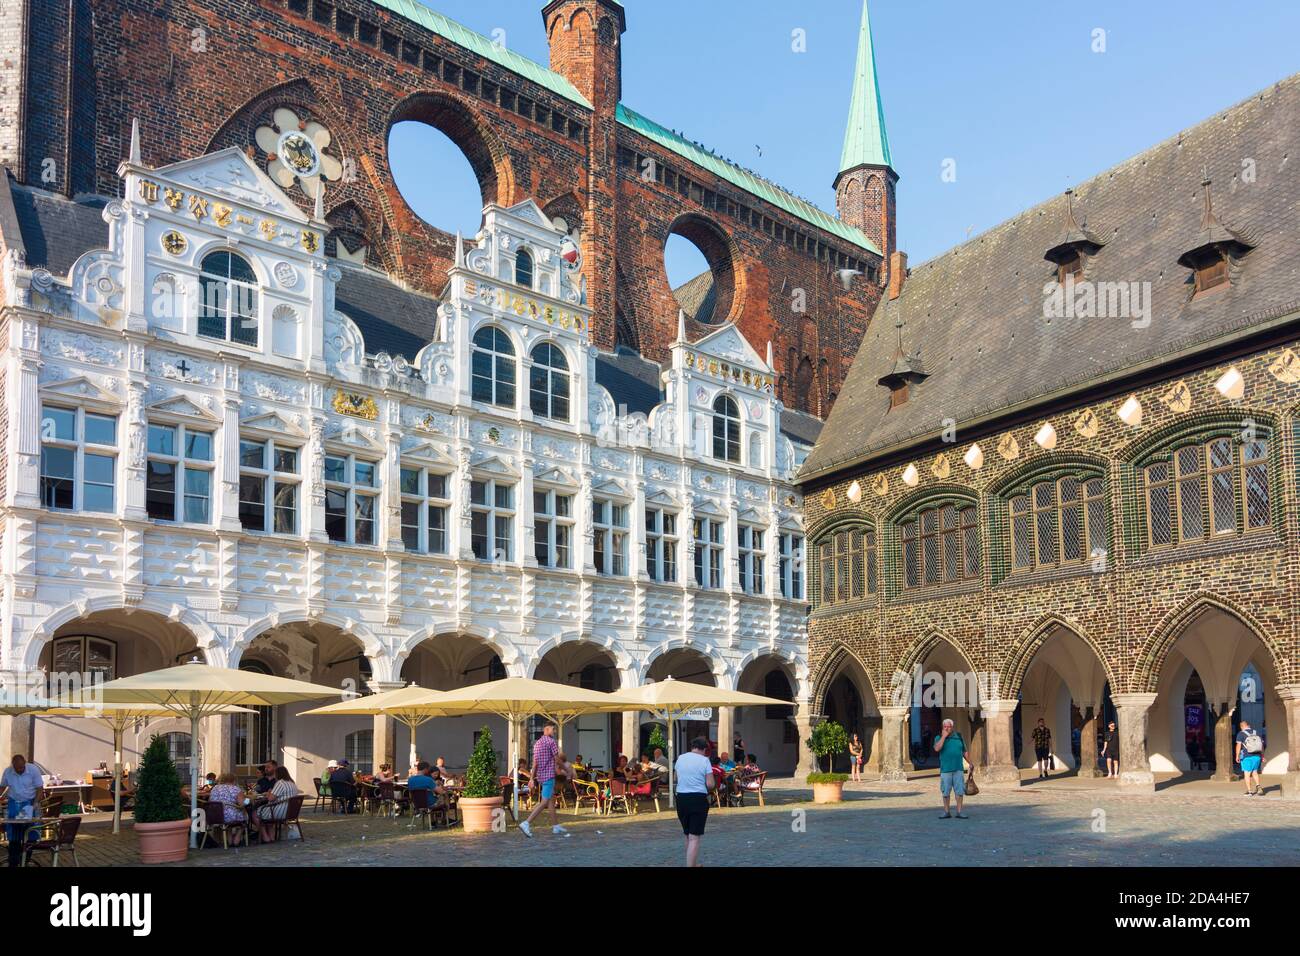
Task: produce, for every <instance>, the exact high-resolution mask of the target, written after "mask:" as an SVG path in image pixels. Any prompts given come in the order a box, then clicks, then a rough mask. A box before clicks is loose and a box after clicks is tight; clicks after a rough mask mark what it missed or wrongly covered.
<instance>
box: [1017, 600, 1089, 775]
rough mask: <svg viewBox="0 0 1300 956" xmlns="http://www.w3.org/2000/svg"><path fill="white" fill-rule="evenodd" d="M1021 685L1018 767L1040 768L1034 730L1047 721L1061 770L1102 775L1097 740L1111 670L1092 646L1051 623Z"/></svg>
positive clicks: (1058, 769) (1069, 630)
mask: <svg viewBox="0 0 1300 956" xmlns="http://www.w3.org/2000/svg"><path fill="white" fill-rule="evenodd" d="M1044 634H1045V636H1044V637H1043V639H1042V643H1041V644H1039V645H1038V647H1037V649H1036V650H1035V651H1034V654H1033V657H1032V658H1030V660H1029V664H1028V666H1027V667H1026V669H1025V676H1024V678H1023V679H1022V680H1021V682H1020V706H1019V707H1017V708H1016V713H1015V717H1014V719H1013V722H1012V730H1013V734H1014V740H1015V747H1016V766H1017V767H1020V768H1021V769H1025V768H1030V767H1034V766H1035V765H1036V762H1037V761H1036V755H1035V752H1034V738H1033V729H1034V728H1035V727H1036V726H1037V725H1038V721H1039V720H1042V721H1043V725H1044V726H1045V727H1046V728H1047V729H1048V730H1049V731H1050V732H1051V750H1050V753H1051V762H1052V763H1053V764H1054V765H1055V770H1056V771H1057V772H1063V771H1074V772H1075V773H1076V774H1077V775H1078V776H1081V777H1095V776H1097V775H1098V772H1099V771H1098V760H1097V736H1098V733H1099V731H1100V730H1101V728H1102V727H1103V726H1104V721H1105V719H1106V713H1107V711H1108V709H1112V708H1110V707H1109V699H1108V693H1107V686H1108V685H1107V683H1106V672H1105V669H1104V668H1103V667H1102V664H1101V660H1100V658H1098V656H1097V654H1096V652H1095V651H1094V650H1093V649H1092V647H1091V646H1090V645H1089V644H1088V643H1087V642H1086V641H1085V640H1083V638H1081V637H1080V636H1079V635H1078V634H1076V633H1075V632H1074V631H1073V630H1071V629H1070V628H1068V627H1066V626H1064V625H1062V624H1052V625H1049V626H1048V628H1047V630H1046V631H1045V632H1044Z"/></svg>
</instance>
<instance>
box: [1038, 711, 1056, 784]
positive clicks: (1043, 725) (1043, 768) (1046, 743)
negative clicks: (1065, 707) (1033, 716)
mask: <svg viewBox="0 0 1300 956" xmlns="http://www.w3.org/2000/svg"><path fill="white" fill-rule="evenodd" d="M1051 759H1052V732H1051V730H1049V729H1048V727H1047V722H1046V721H1045V720H1043V718H1042V717H1039V718H1038V724H1037V726H1035V727H1034V760H1035V762H1036V763H1037V764H1038V779H1039V780H1043V779H1046V777H1047V768H1048V766H1049V765H1050V761H1051Z"/></svg>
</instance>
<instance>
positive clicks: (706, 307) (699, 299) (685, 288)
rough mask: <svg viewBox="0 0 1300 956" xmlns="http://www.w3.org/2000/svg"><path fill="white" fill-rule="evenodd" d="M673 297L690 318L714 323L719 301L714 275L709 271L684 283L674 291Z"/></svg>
mask: <svg viewBox="0 0 1300 956" xmlns="http://www.w3.org/2000/svg"><path fill="white" fill-rule="evenodd" d="M673 297H674V298H676V299H677V304H678V305H679V306H681V307H682V311H684V312H685V313H686V315H687V317H688V318H692V319H694V320H695V321H697V322H712V321H713V311H714V308H715V304H716V302H717V299H718V295H717V290H716V289H715V288H714V286H713V273H712V272H709V271H708V270H707V269H706V270H705V271H704V272H701V273H700V274H699V275H697V276H696V277H695V278H694V279H690V280H689V281H687V282H683V283H682V284H681V285H679V286H678V287H677V288H676V289H673Z"/></svg>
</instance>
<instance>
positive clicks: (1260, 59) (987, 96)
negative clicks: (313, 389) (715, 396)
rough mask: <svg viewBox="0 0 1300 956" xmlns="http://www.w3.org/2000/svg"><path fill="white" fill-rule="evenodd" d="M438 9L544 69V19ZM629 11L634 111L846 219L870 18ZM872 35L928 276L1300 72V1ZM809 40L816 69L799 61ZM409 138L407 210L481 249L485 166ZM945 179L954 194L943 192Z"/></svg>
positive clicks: (689, 7)
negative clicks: (852, 116)
mask: <svg viewBox="0 0 1300 956" xmlns="http://www.w3.org/2000/svg"><path fill="white" fill-rule="evenodd" d="M425 2H426V3H427V4H428V5H430V6H432V7H433V8H434V9H436V10H438V11H439V12H441V13H444V14H446V15H448V16H450V17H452V18H453V19H456V20H458V21H460V22H461V23H464V24H465V25H467V26H469V27H470V28H472V29H474V30H477V31H479V32H480V33H485V34H489V35H490V34H491V33H492V31H493V30H494V29H497V28H501V29H503V30H505V37H506V43H507V45H508V46H510V47H511V48H512V49H514V50H516V51H518V52H520V53H522V54H524V55H525V56H528V57H530V58H532V59H534V60H537V61H538V62H540V63H543V64H545V63H546V62H547V49H546V37H545V35H544V33H543V28H542V19H541V15H540V10H541V8H542V6H543V4H542V2H541V0H425ZM624 6H625V7H626V9H627V33H626V34H624V36H623V99H624V101H625V102H626V103H627V104H628V105H629V106H631V107H632V108H634V109H636V110H638V111H640V112H642V113H644V114H646V115H648V116H650V117H651V118H653V119H655V120H657V121H658V122H660V123H662V124H663V125H665V126H668V127H670V128H674V129H678V130H681V131H682V132H684V133H685V134H686V135H687V136H689V137H690V138H692V139H696V140H699V141H700V142H703V143H704V144H705V145H707V146H709V147H711V148H712V149H714V150H716V151H717V152H720V153H722V154H723V155H725V156H727V157H729V158H731V159H733V160H735V161H736V162H739V163H741V164H742V165H745V166H748V167H750V168H751V169H754V170H756V171H757V172H759V173H761V174H763V175H764V176H766V177H767V178H769V179H772V180H774V181H775V182H777V183H779V184H781V185H782V186H784V187H785V188H786V189H788V190H790V191H791V192H794V193H796V194H798V195H801V196H803V197H805V198H807V199H810V200H812V201H813V202H815V203H817V204H818V205H820V206H822V207H823V208H825V209H828V210H830V211H832V212H833V211H834V208H835V196H834V192H833V190H832V189H831V182H832V181H833V179H834V177H835V174H836V172H837V171H838V170H837V166H838V165H839V158H840V147H841V144H842V141H843V134H844V123H845V118H846V115H847V110H848V101H849V94H850V85H851V81H852V72H853V63H854V55H855V49H856V42H857V26H858V19H859V16H860V11H861V2H860V0H798V2H795V0H708V2H701V0H689V2H688V0H625V3H624ZM871 21H872V29H873V32H874V34H875V41H876V43H875V45H876V65H877V71H878V73H879V76H880V84H881V88H882V92H883V96H884V103H885V118H886V121H887V124H888V128H889V140H890V147H891V150H892V154H893V160H894V165H895V168H896V170H897V172H898V174H899V176H900V177H901V178H900V181H899V185H898V207H899V214H898V237H899V243H900V246H901V247H902V248H903V249H904V250H906V251H907V253H908V255H909V257H910V259H911V262H912V263H913V264H916V263H919V262H922V261H924V260H926V259H928V258H931V257H932V256H934V255H936V254H937V253H940V252H942V251H944V250H945V249H947V248H949V247H951V246H953V245H956V244H958V243H960V242H962V241H964V240H965V239H966V238H967V236H968V235H975V234H977V233H979V232H982V231H983V230H985V229H988V228H990V227H992V226H994V225H996V224H997V223H999V222H1001V221H1002V220H1004V219H1007V218H1009V217H1011V216H1013V215H1014V214H1015V213H1016V212H1018V211H1019V210H1021V209H1024V208H1026V207H1028V206H1031V205H1033V204H1035V203H1037V202H1040V201H1042V200H1043V199H1046V198H1047V197H1049V196H1051V195H1054V194H1057V193H1060V192H1061V191H1063V190H1064V189H1065V188H1066V187H1068V186H1070V185H1071V184H1073V183H1077V182H1080V181H1082V180H1085V179H1087V178H1089V177H1090V176H1092V175H1094V174H1096V173H1098V172H1100V171H1101V170H1104V169H1106V168H1107V167H1109V166H1112V165H1114V164H1116V163H1118V162H1120V161H1122V160H1124V159H1126V158H1128V157H1129V156H1132V155H1133V154H1134V153H1138V152H1141V151H1142V150H1143V149H1145V148H1146V147H1148V146H1151V145H1153V144H1155V143H1157V142H1159V141H1160V140H1162V139H1165V138H1167V137H1169V136H1172V135H1174V134H1176V133H1177V132H1178V131H1179V130H1180V129H1185V128H1187V127H1189V126H1192V125H1195V124H1196V123H1197V122H1199V121H1200V120H1202V119H1205V118H1207V117H1209V116H1211V115H1212V114H1214V113H1215V112H1216V111H1218V110H1221V109H1223V108H1224V107H1227V106H1230V105H1232V104H1233V103H1236V102H1238V101H1239V100H1242V99H1244V98H1245V97H1247V96H1249V95H1250V94H1252V93H1254V92H1256V91H1258V90H1260V89H1263V88H1265V87H1267V86H1269V85H1271V84H1272V83H1274V82H1275V81H1277V80H1279V79H1281V78H1282V77H1284V76H1287V75H1289V74H1290V73H1293V72H1296V71H1297V70H1300V39H1298V38H1300V3H1295V2H1292V0H1270V2H1264V3H1252V4H1233V5H1225V4H1224V3H1223V2H1222V0H1218V2H1211V0H1181V2H1170V0H1160V2H1133V0H1128V2H1123V3H1120V2H1099V3H1063V4H1054V3H1045V2H1042V0H1037V2H1030V0H1006V2H996V3H971V2H959V0H933V2H930V0H872V2H871ZM795 29H802V30H804V31H805V33H806V36H807V52H805V53H795V52H793V51H792V49H791V32H792V31H793V30H795ZM1096 29H1102V30H1104V31H1105V48H1106V49H1105V52H1104V53H1095V52H1093V49H1092V48H1093V43H1094V39H1093V32H1094V30H1096ZM411 132H414V131H407V130H401V129H399V130H398V131H396V132H395V134H394V140H393V164H394V168H395V171H396V173H397V174H398V177H399V185H400V186H401V187H402V189H403V191H404V194H406V195H407V197H408V201H410V202H411V204H412V205H413V206H414V207H415V208H416V211H417V212H419V213H421V214H422V215H424V216H425V218H427V219H429V220H430V221H431V222H434V223H435V224H437V225H439V226H444V227H448V226H449V227H450V228H452V229H454V228H456V226H457V225H460V226H461V228H463V229H464V230H465V231H466V232H468V233H473V232H474V231H475V230H476V229H477V224H478V219H479V216H478V212H477V206H478V198H477V189H476V187H475V186H474V184H473V178H472V175H471V174H470V173H469V172H468V166H467V165H465V164H464V163H463V160H461V159H460V158H458V154H451V153H450V152H449V151H437V152H432V153H431V152H429V149H430V148H431V144H430V137H429V136H427V135H411ZM760 149H761V155H760V152H759V151H760ZM946 159H952V160H955V161H956V181H955V182H944V181H943V180H942V178H941V171H942V168H943V163H944V161H945V160H946ZM434 169H437V170H439V173H440V175H438V176H430V175H429V173H430V172H431V171H432V170H434ZM673 252H674V255H673V256H671V257H670V262H669V267H670V269H669V274H670V277H672V278H674V279H675V280H676V281H681V279H683V278H685V277H689V276H690V275H692V274H694V272H697V271H699V268H700V267H699V266H698V263H699V262H701V261H702V260H697V259H693V258H692V257H691V256H689V255H680V256H679V255H677V254H676V253H677V250H673ZM674 273H676V275H674Z"/></svg>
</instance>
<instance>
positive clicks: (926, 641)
mask: <svg viewBox="0 0 1300 956" xmlns="http://www.w3.org/2000/svg"><path fill="white" fill-rule="evenodd" d="M941 644H947V645H948V646H949V647H951V648H952V649H953V650H954V651H956V652H957V654H958V656H960V657H961V659H962V660H963V661H964V662H965V664H966V666H967V667H969V668H970V669H971V671H974V670H975V659H974V658H973V657H972V656H971V655H970V652H969V651H968V650H967V649H966V647H965V646H964V645H963V644H962V643H961V642H960V641H958V640H957V639H956V638H952V637H949V636H948V635H947V634H945V633H943V632H942V631H939V630H931V631H929V632H928V633H927V634H926V635H925V636H924V637H922V638H919V639H918V640H916V641H913V642H912V645H911V646H910V647H909V648H908V649H907V650H906V651H905V652H904V654H903V656H902V658H900V660H899V662H898V671H899V672H900V673H903V674H908V673H910V672H911V670H912V668H913V667H917V666H920V665H923V664H924V663H925V660H926V658H927V657H929V656H930V655H931V653H933V652H934V650H935V649H936V648H938V647H939V646H940V645H941Z"/></svg>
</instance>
